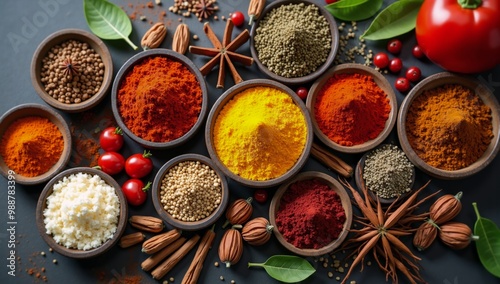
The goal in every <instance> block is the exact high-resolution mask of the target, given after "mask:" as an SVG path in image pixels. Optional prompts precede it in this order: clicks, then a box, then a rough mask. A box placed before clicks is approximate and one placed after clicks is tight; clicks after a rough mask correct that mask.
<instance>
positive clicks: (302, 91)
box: [295, 87, 308, 100]
mask: <svg viewBox="0 0 500 284" xmlns="http://www.w3.org/2000/svg"><path fill="white" fill-rule="evenodd" d="M295 92H296V93H297V95H298V96H299V98H301V99H302V100H305V99H306V98H307V93H308V90H307V88H306V87H299V88H298V89H297V91H295Z"/></svg>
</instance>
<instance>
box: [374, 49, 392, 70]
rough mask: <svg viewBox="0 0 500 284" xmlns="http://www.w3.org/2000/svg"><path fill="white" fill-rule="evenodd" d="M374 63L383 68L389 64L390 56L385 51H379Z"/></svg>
mask: <svg viewBox="0 0 500 284" xmlns="http://www.w3.org/2000/svg"><path fill="white" fill-rule="evenodd" d="M373 64H374V65H375V66H377V67H378V68H380V69H383V68H385V67H387V66H388V65H389V56H387V53H385V52H379V53H377V54H376V55H375V57H374V58H373Z"/></svg>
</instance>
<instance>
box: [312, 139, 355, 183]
mask: <svg viewBox="0 0 500 284" xmlns="http://www.w3.org/2000/svg"><path fill="white" fill-rule="evenodd" d="M311 155H313V157H315V158H316V159H318V160H319V161H320V162H321V163H323V164H324V165H325V166H327V167H329V168H330V169H331V170H333V171H335V172H337V173H338V174H339V175H341V176H343V177H345V178H350V177H351V176H352V174H353V169H352V167H351V166H349V165H348V164H347V163H346V162H344V161H343V160H342V159H340V158H339V157H337V156H335V155H334V154H332V153H330V151H328V150H326V149H324V148H322V147H321V146H319V145H318V144H316V143H313V144H312V147H311Z"/></svg>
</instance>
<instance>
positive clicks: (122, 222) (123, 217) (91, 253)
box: [36, 167, 128, 259]
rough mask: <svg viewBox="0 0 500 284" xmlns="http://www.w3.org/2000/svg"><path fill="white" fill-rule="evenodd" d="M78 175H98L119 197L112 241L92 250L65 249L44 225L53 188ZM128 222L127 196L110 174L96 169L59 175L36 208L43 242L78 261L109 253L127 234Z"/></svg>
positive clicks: (75, 170)
mask: <svg viewBox="0 0 500 284" xmlns="http://www.w3.org/2000/svg"><path fill="white" fill-rule="evenodd" d="M76 173H87V174H91V175H98V176H100V177H101V178H102V179H103V180H104V181H105V182H106V183H107V184H108V185H110V186H112V187H113V188H114V189H115V193H116V195H117V196H118V199H119V202H120V215H119V218H118V224H117V227H116V232H115V234H114V235H113V237H112V238H111V239H108V240H107V241H105V242H104V243H103V244H102V245H101V246H100V247H97V248H94V249H90V250H86V251H84V250H78V249H72V248H67V247H64V246H62V245H60V244H58V243H57V242H56V241H55V240H54V239H53V238H52V236H50V235H48V234H47V233H46V230H45V223H44V216H43V211H44V210H45V208H46V206H47V203H46V202H47V197H48V196H50V194H52V190H53V186H54V185H55V184H56V183H57V182H58V181H60V180H62V179H63V178H64V177H66V176H70V175H72V174H76ZM127 221H128V204H127V199H125V196H124V195H123V192H122V190H121V188H120V186H119V185H118V183H117V182H116V181H115V180H114V179H113V178H112V177H111V176H110V175H108V174H106V173H104V172H103V171H100V170H97V169H94V168H87V167H77V168H71V169H68V170H65V171H63V172H61V173H59V174H58V175H56V176H55V177H54V178H52V179H51V180H50V181H49V182H48V183H47V185H45V187H44V189H43V191H42V193H40V196H39V198H38V202H37V206H36V225H37V228H38V232H39V233H40V235H41V236H42V238H43V240H44V241H45V242H46V243H47V245H48V246H49V247H51V248H53V249H54V250H55V251H56V252H58V253H60V254H62V255H64V256H67V257H71V258H76V259H87V258H92V257H96V256H98V255H102V254H103V253H105V252H107V251H108V250H109V249H111V248H112V247H113V246H114V245H115V244H116V243H118V241H119V240H120V237H121V236H122V234H123V232H125V228H126V227H127Z"/></svg>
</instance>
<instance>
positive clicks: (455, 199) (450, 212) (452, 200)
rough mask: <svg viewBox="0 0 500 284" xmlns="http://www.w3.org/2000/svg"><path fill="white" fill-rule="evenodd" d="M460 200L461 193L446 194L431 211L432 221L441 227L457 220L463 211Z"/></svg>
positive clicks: (434, 204)
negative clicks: (454, 219)
mask: <svg viewBox="0 0 500 284" xmlns="http://www.w3.org/2000/svg"><path fill="white" fill-rule="evenodd" d="M460 198H462V192H461V191H460V192H458V193H457V194H455V195H451V194H445V195H443V196H441V197H439V198H438V199H437V200H436V201H435V202H434V203H433V204H432V205H431V207H430V209H429V213H430V218H431V219H432V221H433V222H434V223H436V224H438V225H441V224H444V223H446V222H448V221H450V220H452V219H453V218H455V217H456V216H457V215H458V213H460V210H462V203H461V202H460Z"/></svg>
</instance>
